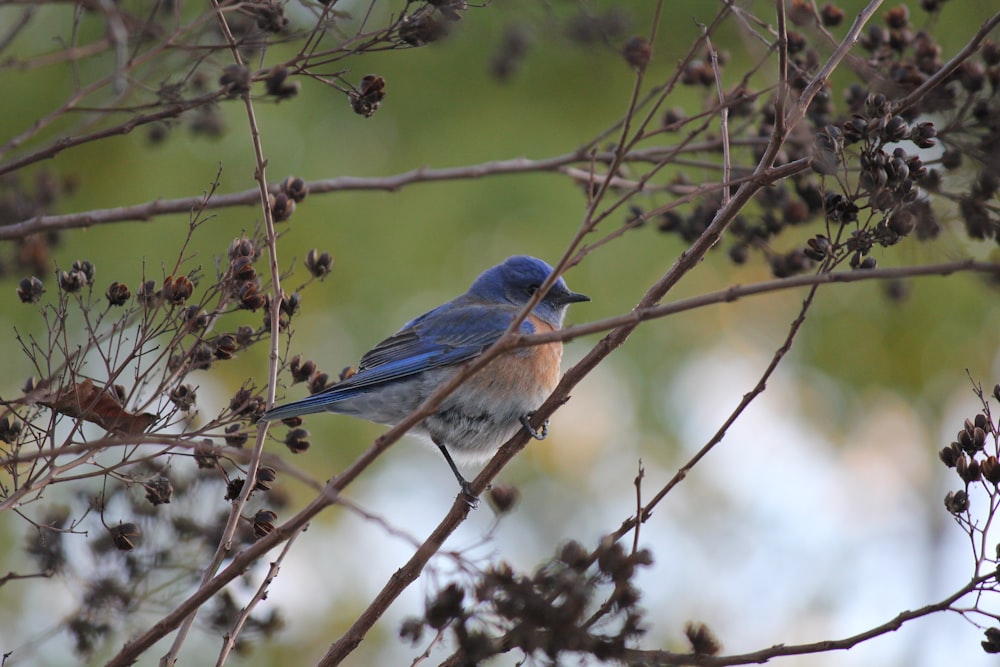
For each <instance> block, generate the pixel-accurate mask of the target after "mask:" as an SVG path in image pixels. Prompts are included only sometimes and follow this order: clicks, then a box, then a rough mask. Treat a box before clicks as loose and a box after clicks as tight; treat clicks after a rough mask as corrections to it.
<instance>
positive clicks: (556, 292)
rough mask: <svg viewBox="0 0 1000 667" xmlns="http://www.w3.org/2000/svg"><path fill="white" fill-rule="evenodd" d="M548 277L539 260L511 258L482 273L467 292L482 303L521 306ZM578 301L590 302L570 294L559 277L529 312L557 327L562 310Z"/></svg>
mask: <svg viewBox="0 0 1000 667" xmlns="http://www.w3.org/2000/svg"><path fill="white" fill-rule="evenodd" d="M550 275H552V267H551V266H549V265H548V264H546V263H545V262H543V261H542V260H540V259H536V258H535V257H528V256H527V255H515V256H514V257H508V258H507V259H506V260H504V262H503V263H502V264H498V265H496V266H494V267H493V268H490V269H487V270H486V271H484V272H483V273H482V275H480V276H479V277H478V278H476V282H474V283H472V287H471V288H470V289H469V293H470V294H472V295H474V296H477V297H479V298H480V299H483V300H485V301H490V302H494V303H510V304H513V305H515V306H525V305H526V304H527V303H528V301H530V300H531V298H532V297H533V296H534V295H535V292H537V291H538V288H540V287H541V286H542V283H544V282H545V280H546V279H547V278H548V277H549V276H550ZM579 301H590V297H589V296H586V295H584V294H578V293H577V292H573V291H571V290H570V289H569V287H567V286H566V281H565V280H563V279H562V278H559V280H557V281H556V282H555V284H554V285H552V288H551V289H550V290H549V291H548V293H547V294H546V295H545V298H543V299H542V300H541V301H539V302H538V304H537V305H536V306H535V309H534V310H533V311H532V312H533V313H534V314H535V315H536V316H537V317H539V318H540V319H541V320H543V321H544V322H547V323H548V324H551V325H552V326H553V327H555V328H559V327H561V326H562V321H563V317H564V316H565V315H566V308H567V307H568V306H569V304H571V303H577V302H579Z"/></svg>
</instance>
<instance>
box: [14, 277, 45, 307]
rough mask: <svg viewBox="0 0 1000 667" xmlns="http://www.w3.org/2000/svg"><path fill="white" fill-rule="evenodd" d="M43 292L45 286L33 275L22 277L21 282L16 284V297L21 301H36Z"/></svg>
mask: <svg viewBox="0 0 1000 667" xmlns="http://www.w3.org/2000/svg"><path fill="white" fill-rule="evenodd" d="M44 292H45V286H44V285H42V281H41V280H39V279H38V278H36V277H35V276H31V277H30V278H22V279H21V282H19V283H18V284H17V297H18V298H19V299H20V300H21V303H38V301H39V300H40V299H41V298H42V294H43V293H44Z"/></svg>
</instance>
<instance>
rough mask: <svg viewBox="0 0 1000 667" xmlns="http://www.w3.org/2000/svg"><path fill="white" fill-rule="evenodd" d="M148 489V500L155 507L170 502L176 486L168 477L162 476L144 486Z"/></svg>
mask: <svg viewBox="0 0 1000 667" xmlns="http://www.w3.org/2000/svg"><path fill="white" fill-rule="evenodd" d="M143 486H144V487H145V489H146V500H148V501H149V502H150V503H151V504H153V505H163V504H165V503H169V502H170V497H171V496H172V495H173V493H174V485H173V484H171V483H170V480H169V479H167V477H166V476H164V475H160V476H159V477H157V478H155V479H153V480H152V481H149V482H146V483H145V484H143Z"/></svg>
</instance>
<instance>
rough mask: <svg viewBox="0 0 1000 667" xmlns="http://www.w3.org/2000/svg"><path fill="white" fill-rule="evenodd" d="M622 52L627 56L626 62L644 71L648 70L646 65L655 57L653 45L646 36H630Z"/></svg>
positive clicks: (637, 69)
mask: <svg viewBox="0 0 1000 667" xmlns="http://www.w3.org/2000/svg"><path fill="white" fill-rule="evenodd" d="M622 54H623V55H624V56H625V62H627V63H628V64H629V65H631V66H632V67H633V68H635V70H636V71H638V72H643V71H645V70H646V66H647V65H649V60H650V58H652V57H653V46H652V45H651V44H650V43H649V40H648V39H646V38H645V37H640V36H635V37H630V38H629V40H628V41H627V42H625V48H624V50H623V52H622Z"/></svg>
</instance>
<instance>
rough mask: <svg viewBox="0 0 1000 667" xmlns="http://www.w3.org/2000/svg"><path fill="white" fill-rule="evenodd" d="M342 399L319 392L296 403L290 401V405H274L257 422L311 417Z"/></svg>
mask: <svg viewBox="0 0 1000 667" xmlns="http://www.w3.org/2000/svg"><path fill="white" fill-rule="evenodd" d="M342 398H343V397H340V396H336V395H331V394H329V393H327V392H320V393H318V394H313V395H312V396H308V397H306V398H303V399H300V400H298V401H292V402H291V403H285V404H284V405H276V406H274V407H273V408H271V409H270V410H268V411H267V412H265V413H264V414H262V415H261V416H260V419H258V421H262V422H273V421H279V420H282V419H288V418H289V417H299V416H302V415H311V414H314V413H317V412H326V411H327V410H329V408H330V406H331V405H332V404H334V403H336V402H337V401H338V400H341V399H342Z"/></svg>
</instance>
